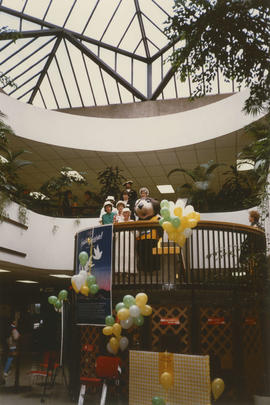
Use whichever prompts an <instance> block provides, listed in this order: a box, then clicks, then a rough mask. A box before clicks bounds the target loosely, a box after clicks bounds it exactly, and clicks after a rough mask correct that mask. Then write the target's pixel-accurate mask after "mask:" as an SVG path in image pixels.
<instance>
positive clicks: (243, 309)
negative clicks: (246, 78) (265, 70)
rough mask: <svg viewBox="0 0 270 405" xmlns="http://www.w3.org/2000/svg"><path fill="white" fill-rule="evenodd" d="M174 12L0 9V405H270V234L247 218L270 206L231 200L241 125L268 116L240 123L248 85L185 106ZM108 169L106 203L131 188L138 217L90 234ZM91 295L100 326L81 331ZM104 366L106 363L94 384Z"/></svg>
mask: <svg viewBox="0 0 270 405" xmlns="http://www.w3.org/2000/svg"><path fill="white" fill-rule="evenodd" d="M173 3H174V1H173V0H168V1H166V2H164V1H162V0H124V1H123V0H120V1H116V0H113V1H108V0H91V1H89V2H86V1H84V0H65V1H64V2H63V1H60V0H2V1H0V27H8V28H5V29H1V31H0V46H1V61H2V62H1V77H2V78H3V77H5V78H6V79H5V80H3V79H2V80H1V88H0V112H1V117H0V119H1V126H0V135H1V136H2V135H3V136H5V135H6V136H7V139H8V143H5V142H4V141H3V142H2V140H3V139H4V138H3V137H2V138H0V167H1V170H2V169H3V170H5V167H8V168H10V169H7V171H6V172H5V171H3V173H4V174H2V173H0V175H1V177H0V196H1V198H0V216H1V222H0V339H1V341H0V359H1V360H0V361H1V367H0V373H1V375H0V404H1V405H2V404H3V405H10V404H15V403H17V402H18V403H20V404H23V405H24V404H25V405H26V404H27V405H28V404H29V405H32V404H36V403H40V402H41V403H43V402H44V403H46V404H64V403H65V404H68V403H78V404H79V405H82V404H83V403H85V404H87V403H90V401H91V403H97V404H98V403H101V404H104V403H106V404H108V405H109V404H119V405H123V404H130V405H135V404H140V405H141V404H145V405H146V404H150V405H151V402H152V404H153V405H174V404H179V405H180V404H190V405H193V404H194V405H200V404H210V403H214V402H215V401H217V403H220V404H226V405H227V404H235V405H236V404H253V403H255V404H268V403H270V402H268V401H270V368H269V367H270V351H269V338H270V319H269V310H270V301H269V274H268V273H269V260H268V256H267V240H268V239H267V236H268V235H269V232H270V226H269V223H268V219H267V218H266V220H265V222H264V223H261V225H260V226H254V223H253V222H251V221H250V211H255V212H257V213H258V212H259V214H260V216H261V219H262V217H263V216H264V217H265V212H266V213H267V212H268V211H269V201H268V200H267V199H266V202H265V201H264V208H263V209H262V208H261V206H262V205H261V201H259V199H258V198H257V196H254V194H250V195H251V198H250V200H249V204H246V205H243V204H241V203H243V198H244V197H243V195H242V194H241V193H240V192H239V190H240V188H241V190H247V189H251V188H252V187H253V186H254V184H255V183H254V179H255V182H256V173H255V174H254V172H255V169H254V167H256V162H255V161H252V160H250V159H247V157H246V156H244V159H242V160H241V156H240V154H241V153H242V151H243V150H246V148H247V147H249V145H250V144H252V143H253V142H254V137H253V133H252V131H250V130H247V128H251V127H252V128H257V127H259V128H261V127H263V126H264V125H266V126H267V119H266V117H267V114H266V112H261V113H258V114H257V115H252V114H247V113H245V112H244V111H243V107H244V103H245V101H246V99H247V98H248V97H249V89H248V88H244V87H243V88H242V89H241V91H240V87H238V86H237V85H236V83H234V81H230V82H228V81H226V80H224V78H223V77H222V73H221V72H220V73H219V75H218V77H217V78H216V79H215V82H214V83H213V86H212V91H211V93H209V94H208V95H205V96H204V97H201V98H195V99H194V100H191V98H190V97H191V94H192V89H194V86H195V84H194V83H193V82H192V80H191V78H188V80H186V81H185V82H184V81H181V80H180V79H179V77H178V75H177V72H176V70H175V69H174V68H173V67H172V66H171V65H170V63H169V62H168V57H169V56H170V54H171V53H172V52H173V50H174V49H175V47H177V46H179V43H181V40H180V39H179V38H178V40H175V41H169V40H168V38H167V37H166V35H165V34H164V22H165V20H167V19H168V18H169V16H170V15H172V12H173V8H172V7H173ZM14 35H15V37H14ZM268 122H269V121H268ZM268 125H269V124H268ZM268 131H269V126H268ZM268 138H269V132H268ZM1 142H2V143H1ZM268 142H269V141H268ZM16 152H18V155H16ZM12 153H13V154H12ZM17 158H18V160H16V159H17ZM22 159H23V160H22ZM268 159H269V158H268ZM16 164H17V166H16ZM254 164H255V166H254ZM268 164H269V160H268ZM5 165H6V166H5ZM64 168H65V169H64ZM108 168H109V169H112V171H113V170H114V169H116V168H117V170H118V169H119V172H118V175H119V177H118V178H117V181H118V183H117V184H118V188H117V187H116V189H115V192H113V191H111V193H114V197H115V200H116V201H115V203H116V202H117V201H118V200H121V199H122V198H123V197H120V192H122V191H123V190H124V189H125V187H126V185H125V182H127V181H130V183H131V187H132V189H133V190H135V191H136V192H137V198H138V199H139V198H140V195H139V194H140V193H139V190H140V189H141V188H143V187H145V188H147V189H148V191H149V196H148V197H151V198H148V199H147V201H148V203H149V204H151V209H152V207H154V208H153V211H151V215H150V214H149V215H146V216H145V217H143V216H141V214H139V211H138V213H137V211H135V213H136V216H135V219H136V220H134V221H130V222H125V221H124V222H121V223H120V222H119V223H114V224H113V225H112V226H111V225H108V226H106V225H101V223H100V217H99V216H100V210H101V208H102V206H103V203H104V201H105V199H106V197H107V193H106V194H104V193H105V192H104V193H102V191H101V187H102V184H104V183H102V176H101V175H100V173H103V175H104V172H105V171H106V169H108ZM196 168H197V172H196ZM198 168H199V169H198ZM17 169H19V170H17ZM8 170H10V171H9V172H8ZM12 170H14V172H12ZM16 170H17V171H16ZM63 170H64V171H63ZM198 170H199V171H198ZM233 170H234V172H233ZM7 173H9V174H7ZM12 173H14V176H13V174H12ZM70 173H73V175H74V176H75V177H76V175H77V176H78V177H77V179H74V178H73V179H71V180H70V178H68V175H69V174H70ZM74 173H75V174H74ZM119 173H120V174H119ZM232 173H233V175H232ZM111 174H112V173H111ZM200 174H203V175H204V177H203V176H201V177H200ZM114 175H115V172H114ZM196 175H198V176H199V177H198V178H197V177H196ZM5 176H6V177H5ZM12 176H13V177H12ZM115 176H116V175H115ZM233 176H234V177H233ZM50 179H52V180H51V183H50V186H48V184H49V183H48V181H49V180H50ZM78 179H79V180H78ZM82 179H83V181H81V180H82ZM103 179H104V177H103ZM243 179H244V180H243ZM12 181H13V183H12ZM61 181H62V183H61ZM113 181H114V179H112V178H110V179H109V186H111V189H110V188H109V189H108V188H107V189H106V190H114V189H113V187H112V182H113ZM187 183H188V186H187V187H185V186H184V185H186V184H187ZM52 184H53V186H52ZM224 184H225V185H224ZM107 186H108V182H107ZM183 186H184V187H183ZM50 187H51V188H50ZM119 187H120V188H119ZM265 187H266V186H265ZM225 189H226V192H223V191H224V190H225ZM44 190H45V191H44ZM88 190H89V191H90V193H89V195H90V203H89V204H88V205H85V201H84V198H85V192H86V191H88ZM103 190H104V189H103ZM67 191H71V193H72V194H73V196H74V198H73V202H74V204H73V206H72V208H70V209H69V211H65V210H64V208H63V207H64V205H61V204H62V200H61V198H63V196H64V195H66V192H67ZM46 192H48V193H50V192H51V194H50V195H51V200H50V199H49V197H47V196H46ZM118 192H119V194H118ZM192 193H193V194H192ZM222 193H223V194H222ZM44 194H45V195H44ZM12 196H13V197H12ZM190 196H193V199H190ZM215 196H216V197H215ZM217 196H218V197H217ZM75 197H76V198H75ZM196 198H198V200H196ZM215 198H216V201H218V204H217V203H213V201H215ZM140 201H142V203H144V199H143V198H142V199H141V200H140ZM160 203H161V205H159V204H160ZM156 205H158V208H157V207H156ZM193 205H194V207H193ZM138 206H139V204H138V203H137V204H136V207H138ZM133 208H134V207H133V206H131V211H132V209H133ZM167 208H168V209H169V210H171V212H172V210H173V212H174V216H173V218H174V221H175V224H176V225H177V226H175V227H174V225H171V224H169V225H167V228H166V226H165V225H164V223H167V224H168V218H167V219H166V215H165V211H166V210H167ZM151 209H150V210H151ZM132 212H133V211H132ZM147 212H148V211H147ZM263 212H264V214H263ZM162 213H163V216H162ZM177 213H178V214H179V215H178V214H177ZM197 213H199V214H197ZM177 215H178V216H177ZM185 215H186V216H185ZM160 217H161V221H159V219H160ZM266 217H267V215H266ZM194 218H196V220H195V219H194ZM166 221H167V222H166ZM185 221H187V222H185ZM192 221H193V222H192ZM172 223H173V222H172ZM184 223H185V224H186V225H185V227H184V225H183V224H184ZM187 223H189V224H191V223H193V225H192V226H191V225H190V227H189V228H188V225H187ZM180 224H182V225H181V226H182V228H181V226H180ZM168 227H170V228H168ZM105 228H106V229H107V228H108V229H110V230H111V233H112V234H111V236H110V237H108V238H107V239H106V238H105V239H106V241H103V240H102V241H103V242H101V241H100V245H99V246H101V247H102V246H103V245H102V243H104V244H105V245H106V246H107V244H108V243H109V248H108V249H109V250H108V252H109V253H107V254H106V255H107V258H108V260H109V265H108V266H109V273H108V274H109V276H108V277H109V278H108V280H109V281H108V283H109V287H108V291H107V290H106V288H105V287H104V289H100V290H99V291H98V293H96V292H93V293H90V292H91V285H90V284H89V288H88V287H87V282H86V281H85V280H86V279H84V283H86V284H84V286H85V288H87V291H88V292H86V293H84V292H85V291H86V290H82V289H81V288H82V287H81V285H80V286H79V285H78V284H77V282H78V283H79V278H78V277H79V276H80V274H82V272H84V273H85V271H87V277H90V276H91V274H95V275H96V274H97V273H98V272H97V268H98V267H97V266H98V263H97V262H98V260H99V259H100V258H101V256H102V251H99V246H98V245H97V244H96V243H97V242H96V240H98V239H99V236H98V237H96V238H94V236H93V235H96V234H95V232H99V231H102V229H105ZM187 228H188V229H189V230H188V231H187ZM191 228H192V229H191ZM93 229H94V231H92V230H93ZM185 229H186V230H185ZM169 230H171V233H170V232H169ZM91 232H92V233H91ZM93 232H94V233H93ZM104 232H105V231H104ZM177 232H179V234H178V233H177ZM180 232H182V233H181V238H182V239H181V238H180ZM105 234H106V232H105ZM172 234H173V237H171V236H172ZM89 235H90V236H89ZM91 235H92V236H91ZM102 235H103V233H102ZM183 235H184V236H183ZM178 237H179V238H178ZM83 238H85V239H83ZM177 238H178V239H177ZM83 243H84V245H83ZM85 245H86V246H87V247H86V248H85V247H83V246H85ZM105 245H104V246H105ZM92 247H93V251H94V254H93V252H92ZM106 249H107V247H106ZM245 249H246V250H245ZM82 251H83V252H84V251H86V252H87V260H86V261H85V262H84V261H83V259H82V257H83V256H82V255H80V253H81V252H82ZM88 255H89V257H88ZM93 260H94V264H93ZM102 260H103V259H102ZM104 260H105V259H104ZM91 266H92V269H93V270H92V273H91ZM94 266H96V269H95V267H94ZM95 271H96V273H95ZM100 271H101V272H102V271H103V269H102V270H100ZM74 277H75V278H74ZM76 277H77V278H76ZM85 277H86V276H85ZM97 278H98V276H97ZM87 280H88V279H87ZM89 283H90V282H89ZM100 283H101V282H100ZM62 290H64V291H66V295H65V293H64V295H63V297H64V298H63V301H61V300H60V298H59V296H58V294H59V292H60V291H62ZM105 290H106V291H105ZM89 291H90V292H89ZM93 291H94V290H93ZM105 293H106V294H107V293H108V294H109V295H110V298H109V300H110V301H109V311H108V310H106V311H107V312H106V311H105V310H104V311H105V312H104V313H105V316H106V318H105V317H104V314H103V312H102V314H103V315H102V316H103V318H102V319H104V321H102V322H101V323H100V322H97V321H91V319H96V318H94V314H93V316H92V315H91V314H89V313H87V308H90V303H91V305H92V308H94V305H96V306H95V308H96V310H97V312H98V311H99V310H100V308H101V307H98V300H99V299H100V300H101V301H102V300H103V301H102V302H105V300H108V298H107V295H106V294H105ZM52 296H53V297H54V296H56V297H58V302H59V300H60V304H59V307H58V308H57V305H56V304H55V302H53V300H51V299H49V297H52ZM130 296H131V297H132V298H130ZM127 297H128V298H127ZM142 297H144V298H145V300H147V301H144V303H143V304H142V303H141V301H140V300H142V301H143V300H144V298H142ZM130 300H131V301H132V302H131V301H130ZM106 302H107V301H106ZM122 302H124V304H123V307H121V306H120V307H118V308H120V310H118V309H117V308H115V307H116V305H118V304H119V303H122ZM125 302H127V304H125ZM128 302H130V303H129V304H128ZM146 302H147V305H146ZM52 303H54V305H52ZM100 305H101V304H100ZM125 305H126V306H125ZM133 307H136V308H137V310H138V311H139V312H138V313H140V315H138V317H137V314H136V311H135V309H134V308H133ZM132 308H133V309H132ZM142 308H143V309H142ZM146 308H148V309H149V308H150V309H149V312H148V313H147V309H146ZM123 310H124V311H128V313H129V315H127V317H128V318H127V317H125V315H124V312H123ZM119 311H120V312H119ZM121 311H122V312H121ZM132 311H133V312H132ZM140 311H141V312H140ZM89 312H91V310H89ZM92 312H95V311H93V309H92ZM132 313H134V314H135V315H136V316H135V315H134V316H133V318H132ZM95 315H96V316H98V315H97V314H95ZM111 315H113V317H114V318H113V321H112V323H110V322H111V321H110V319H109V318H112V317H111ZM91 317H92V318H91ZM108 317H109V318H108ZM121 317H122V318H121ZM107 318H108V319H107ZM88 319H89V320H88ZM138 319H142V321H141V322H140V321H139V320H138ZM128 320H130V325H131V326H129V325H128V322H129V321H128ZM11 322H15V323H16V328H17V330H18V331H19V334H20V337H19V339H18V341H17V342H16V344H15V349H10V347H9V348H8V346H7V342H8V333H10V325H11ZM12 325H13V324H12ZM115 325H116V326H115ZM104 327H105V329H106V328H109V329H107V331H108V333H107V332H106V330H104ZM12 328H14V326H12ZM110 328H111V329H110ZM119 328H121V331H120V332H119V333H118V329H119ZM111 339H113V340H111ZM114 344H115V347H114ZM12 350H13V351H12ZM102 356H103V357H104V356H105V357H106V358H109V359H111V361H112V364H113V361H115V359H117V361H118V360H119V367H118V368H116V369H115V370H114V372H112V368H110V372H109V373H108V375H103V374H102V373H101V375H99V374H98V366H97V365H98V361H99V359H100V357H102ZM9 357H12V362H11V367H10V369H9V370H8V372H7V373H6V375H5V374H4V373H5V370H6V369H5V364H6V360H7V358H9ZM103 360H104V359H103ZM117 366H118V363H117ZM110 367H113V366H112V365H111V366H110ZM107 371H108V370H107ZM110 373H111V374H110ZM162 377H164V378H165V377H168V380H165V379H164V380H163V379H162ZM170 378H171V380H170ZM215 384H216V385H215ZM220 384H221V385H220ZM223 384H224V386H223ZM220 386H221V387H222V388H220ZM215 389H216V390H217V392H215ZM260 397H261V401H265V402H257V401H260Z"/></svg>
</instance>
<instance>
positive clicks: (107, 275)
mask: <svg viewBox="0 0 270 405" xmlns="http://www.w3.org/2000/svg"><path fill="white" fill-rule="evenodd" d="M81 252H87V254H88V256H89V260H88V262H87V263H86V264H85V265H84V266H82V265H81V264H80V261H79V255H80V253H81ZM75 254H76V257H75V273H76V274H79V272H80V271H81V270H86V271H87V273H88V274H92V275H94V276H95V277H96V284H98V287H99V290H98V292H97V293H96V294H90V293H89V295H88V296H87V297H86V296H84V295H82V294H80V293H79V294H78V295H77V303H76V312H77V316H76V318H77V324H87V325H104V324H105V318H106V316H107V315H111V313H112V294H111V290H112V225H103V226H96V227H93V228H89V229H86V230H84V231H81V232H78V233H77V243H76V253H75Z"/></svg>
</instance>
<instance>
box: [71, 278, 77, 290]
mask: <svg viewBox="0 0 270 405" xmlns="http://www.w3.org/2000/svg"><path fill="white" fill-rule="evenodd" d="M73 277H75V276H73ZM71 285H72V288H73V290H74V291H75V292H76V293H77V294H78V292H79V290H78V288H77V285H76V279H71Z"/></svg>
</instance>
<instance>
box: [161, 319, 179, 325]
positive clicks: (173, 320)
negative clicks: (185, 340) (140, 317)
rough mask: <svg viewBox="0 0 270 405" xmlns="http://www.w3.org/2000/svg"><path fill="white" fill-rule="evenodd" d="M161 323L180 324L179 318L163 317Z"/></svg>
mask: <svg viewBox="0 0 270 405" xmlns="http://www.w3.org/2000/svg"><path fill="white" fill-rule="evenodd" d="M159 323H160V324H161V325H179V324H180V321H179V318H161V319H160V321H159Z"/></svg>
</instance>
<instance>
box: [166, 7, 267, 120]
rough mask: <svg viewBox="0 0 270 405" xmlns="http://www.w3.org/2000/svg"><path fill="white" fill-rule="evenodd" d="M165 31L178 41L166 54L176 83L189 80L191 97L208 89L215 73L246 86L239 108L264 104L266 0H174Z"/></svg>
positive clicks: (256, 108)
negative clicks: (192, 85)
mask: <svg viewBox="0 0 270 405" xmlns="http://www.w3.org/2000/svg"><path fill="white" fill-rule="evenodd" d="M165 33H166V35H167V36H168V38H169V39H170V40H176V39H180V40H182V41H181V42H180V46H179V48H177V49H175V50H174V52H173V53H172V54H171V55H170V57H169V58H168V59H169V61H170V62H171V63H172V66H173V67H174V68H175V70H178V72H179V75H180V80H181V81H186V79H187V78H191V80H192V81H193V83H195V85H196V86H195V89H194V90H193V92H192V97H198V96H203V95H205V94H207V93H209V92H211V90H212V84H213V81H214V80H215V79H216V78H217V75H218V71H220V72H222V74H223V77H224V78H225V80H226V81H230V80H234V81H235V82H236V83H237V84H238V86H239V88H240V87H242V86H245V87H249V88H250V96H249V98H248V99H247V100H246V102H245V107H244V110H245V111H246V112H248V113H253V114H256V113H257V112H259V111H260V110H262V109H263V108H264V107H265V106H266V107H268V108H269V106H270V73H269V65H270V53H269V44H270V7H269V1H268V0H175V5H174V15H173V16H172V17H170V18H169V19H168V21H167V27H166V28H165Z"/></svg>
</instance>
